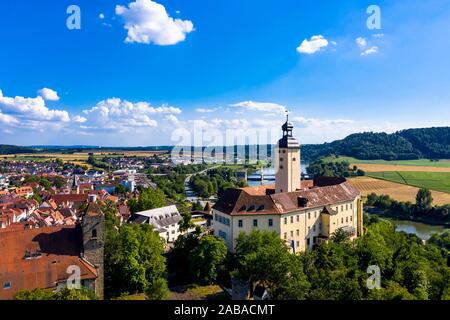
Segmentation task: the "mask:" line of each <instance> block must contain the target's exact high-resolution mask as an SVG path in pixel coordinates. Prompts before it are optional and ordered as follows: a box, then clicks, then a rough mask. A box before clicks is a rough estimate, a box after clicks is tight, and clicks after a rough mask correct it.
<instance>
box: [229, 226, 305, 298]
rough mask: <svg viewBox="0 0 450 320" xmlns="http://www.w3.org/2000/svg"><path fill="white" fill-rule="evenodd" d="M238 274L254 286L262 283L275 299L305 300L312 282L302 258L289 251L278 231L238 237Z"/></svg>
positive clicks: (257, 232) (254, 232)
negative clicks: (307, 277) (304, 270)
mask: <svg viewBox="0 0 450 320" xmlns="http://www.w3.org/2000/svg"><path fill="white" fill-rule="evenodd" d="M235 251H236V253H235V259H236V262H237V269H236V272H235V274H236V276H237V277H239V278H241V279H243V280H248V281H249V283H250V289H251V291H252V290H253V287H254V285H256V284H262V285H264V286H265V287H266V288H267V290H268V291H269V293H270V295H271V297H272V298H273V299H303V298H304V297H306V295H307V292H308V289H309V286H310V284H309V283H308V281H307V279H306V276H305V274H304V273H303V267H302V263H301V260H300V259H297V257H296V256H295V255H292V254H291V253H290V252H289V248H288V247H287V246H286V244H285V242H284V241H283V240H281V239H280V237H279V236H278V235H277V233H275V232H267V231H260V230H254V231H252V232H251V233H250V234H245V233H241V234H240V235H239V237H238V238H237V240H236V249H235Z"/></svg>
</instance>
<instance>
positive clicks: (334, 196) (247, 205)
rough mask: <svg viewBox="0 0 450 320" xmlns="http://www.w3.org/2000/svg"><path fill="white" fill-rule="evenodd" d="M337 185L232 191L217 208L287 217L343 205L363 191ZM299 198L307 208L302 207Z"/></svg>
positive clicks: (240, 212) (234, 213) (270, 187)
mask: <svg viewBox="0 0 450 320" xmlns="http://www.w3.org/2000/svg"><path fill="white" fill-rule="evenodd" d="M339 182H340V183H337V184H334V185H325V186H316V187H312V188H311V183H308V187H307V188H305V189H302V190H298V191H294V192H283V193H273V191H274V190H273V186H258V187H253V188H252V187H249V188H240V189H228V190H227V191H226V192H225V194H224V195H223V196H222V197H220V199H219V201H218V202H217V203H216V204H215V205H214V206H213V208H214V209H215V210H218V211H220V212H223V213H227V214H230V215H245V214H258V215H260V214H285V213H289V212H293V211H297V210H302V209H308V208H321V207H322V208H323V207H325V206H328V205H332V204H337V203H340V202H346V201H352V200H354V199H355V198H356V197H357V196H359V195H360V192H359V191H358V190H357V189H356V188H355V187H353V186H352V185H351V184H349V183H348V182H346V181H345V180H343V181H339ZM299 198H300V199H305V200H306V206H299Z"/></svg>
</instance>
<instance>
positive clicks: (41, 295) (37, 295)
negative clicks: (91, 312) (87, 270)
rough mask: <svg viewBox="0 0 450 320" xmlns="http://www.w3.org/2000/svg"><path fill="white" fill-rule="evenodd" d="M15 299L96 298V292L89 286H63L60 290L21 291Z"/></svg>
mask: <svg viewBox="0 0 450 320" xmlns="http://www.w3.org/2000/svg"><path fill="white" fill-rule="evenodd" d="M14 299H15V300H96V299H97V297H96V296H95V293H94V292H93V291H91V290H89V289H87V288H84V287H82V288H81V289H68V288H63V289H61V290H60V291H58V292H53V291H52V290H51V289H33V290H25V291H19V292H17V293H16V294H15V296H14Z"/></svg>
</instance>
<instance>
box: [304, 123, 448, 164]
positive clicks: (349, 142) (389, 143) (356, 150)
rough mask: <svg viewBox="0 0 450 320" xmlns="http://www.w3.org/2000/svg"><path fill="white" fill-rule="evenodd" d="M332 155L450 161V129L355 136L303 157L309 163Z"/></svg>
mask: <svg viewBox="0 0 450 320" xmlns="http://www.w3.org/2000/svg"><path fill="white" fill-rule="evenodd" d="M329 155H340V156H349V157H354V158H357V159H361V160H374V159H383V160H412V159H421V158H427V159H450V127H439V128H423V129H407V130H402V131H398V132H395V133H392V134H387V133H374V132H364V133H355V134H351V135H349V136H348V137H346V138H344V139H342V140H336V141H333V142H331V143H324V144H310V145H303V146H302V157H303V159H304V160H306V161H308V162H309V161H313V160H316V159H318V158H320V157H324V156H329Z"/></svg>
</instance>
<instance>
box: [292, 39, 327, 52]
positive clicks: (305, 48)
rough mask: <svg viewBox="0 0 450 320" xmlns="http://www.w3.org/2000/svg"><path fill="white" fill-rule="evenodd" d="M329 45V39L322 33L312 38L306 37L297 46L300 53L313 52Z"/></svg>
mask: <svg viewBox="0 0 450 320" xmlns="http://www.w3.org/2000/svg"><path fill="white" fill-rule="evenodd" d="M327 46H328V40H327V39H325V38H324V37H323V36H322V35H317V36H312V37H311V39H310V40H308V39H305V40H303V42H302V43H301V44H300V46H299V47H298V48H297V52H298V53H306V54H313V53H316V52H317V51H320V49H321V48H326V47H327Z"/></svg>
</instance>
